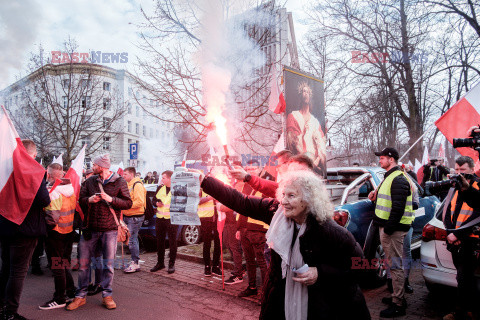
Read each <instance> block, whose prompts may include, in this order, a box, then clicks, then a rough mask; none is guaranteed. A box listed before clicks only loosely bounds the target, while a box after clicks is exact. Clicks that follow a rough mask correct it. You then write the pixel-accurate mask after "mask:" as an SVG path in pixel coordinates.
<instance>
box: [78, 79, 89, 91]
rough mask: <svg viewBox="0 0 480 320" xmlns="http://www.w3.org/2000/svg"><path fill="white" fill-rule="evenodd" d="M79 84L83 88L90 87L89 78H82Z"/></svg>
mask: <svg viewBox="0 0 480 320" xmlns="http://www.w3.org/2000/svg"><path fill="white" fill-rule="evenodd" d="M80 84H81V86H82V89H85V88H90V84H91V83H90V80H88V79H82V81H81V83H80Z"/></svg>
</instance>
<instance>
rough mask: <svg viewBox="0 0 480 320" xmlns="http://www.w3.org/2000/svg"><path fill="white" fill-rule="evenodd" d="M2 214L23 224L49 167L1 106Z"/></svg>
mask: <svg viewBox="0 0 480 320" xmlns="http://www.w3.org/2000/svg"><path fill="white" fill-rule="evenodd" d="M0 141H1V143H0V215H2V216H3V217H4V218H5V219H8V220H10V221H12V222H13V223H16V224H18V225H20V224H21V223H22V222H23V220H24V219H25V217H26V216H27V213H28V210H29V209H30V207H31V206H32V203H33V200H34V199H35V195H36V194H37V191H38V188H39V187H40V184H41V183H42V180H43V177H44V175H45V169H44V168H43V167H42V166H41V165H40V164H39V163H38V162H37V161H35V159H33V158H32V157H31V156H30V155H29V154H28V153H27V150H25V147H24V146H23V144H22V140H21V139H20V137H19V136H18V133H17V130H15V127H14V126H13V123H12V121H11V120H10V117H9V116H8V114H7V110H5V107H4V106H2V107H1V110H0Z"/></svg>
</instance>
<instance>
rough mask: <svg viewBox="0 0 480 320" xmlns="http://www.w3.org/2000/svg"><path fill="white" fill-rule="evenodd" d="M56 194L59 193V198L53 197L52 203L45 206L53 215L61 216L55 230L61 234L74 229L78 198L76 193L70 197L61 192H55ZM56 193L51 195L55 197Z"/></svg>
mask: <svg viewBox="0 0 480 320" xmlns="http://www.w3.org/2000/svg"><path fill="white" fill-rule="evenodd" d="M55 195H58V198H55V199H51V202H50V205H49V206H48V207H47V208H45V210H47V211H51V212H52V215H53V216H56V215H58V216H59V218H58V223H57V225H56V226H55V227H54V228H53V230H55V231H57V232H58V233H61V234H67V233H70V232H72V231H73V220H74V218H75V207H76V206H77V198H76V197H75V194H73V195H71V196H70V197H66V196H64V195H63V194H60V193H55ZM55 195H53V194H51V195H50V196H51V197H54V196H55Z"/></svg>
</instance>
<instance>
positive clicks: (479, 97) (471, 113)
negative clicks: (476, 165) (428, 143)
mask: <svg viewBox="0 0 480 320" xmlns="http://www.w3.org/2000/svg"><path fill="white" fill-rule="evenodd" d="M479 124H480V82H479V83H477V84H476V85H475V86H474V87H473V88H472V89H470V91H468V92H467V94H466V95H465V96H464V97H463V98H462V99H460V100H458V101H457V102H456V103H455V104H454V105H453V106H452V107H451V108H450V109H448V111H447V112H445V113H444V114H443V115H442V116H441V117H440V118H439V119H438V120H437V121H435V125H436V126H437V128H438V130H440V131H441V132H442V133H443V135H444V136H445V138H447V140H448V141H449V142H450V143H452V144H453V138H467V130H468V129H469V128H470V127H473V126H478V125H479ZM457 150H458V152H460V154H462V155H464V156H469V157H471V158H473V159H474V160H476V159H478V152H476V151H475V150H473V149H472V148H458V149H457Z"/></svg>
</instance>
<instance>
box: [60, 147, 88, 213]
mask: <svg viewBox="0 0 480 320" xmlns="http://www.w3.org/2000/svg"><path fill="white" fill-rule="evenodd" d="M86 146H87V145H86V144H84V145H83V148H82V150H80V152H79V153H78V155H77V157H76V158H75V160H73V161H72V165H71V166H70V168H69V169H68V171H67V173H66V174H65V178H67V179H70V182H71V183H72V186H73V190H74V192H75V197H76V198H77V208H76V210H77V212H78V213H79V214H80V217H81V218H82V220H83V211H82V209H81V208H80V205H79V204H78V198H79V196H80V186H81V184H82V176H83V163H84V162H85V148H86Z"/></svg>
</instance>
